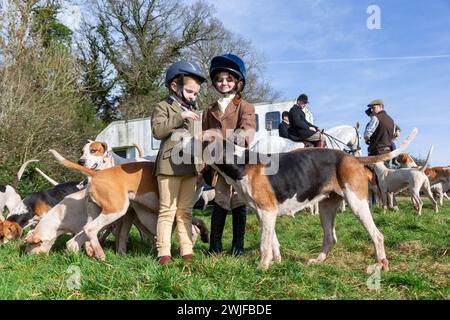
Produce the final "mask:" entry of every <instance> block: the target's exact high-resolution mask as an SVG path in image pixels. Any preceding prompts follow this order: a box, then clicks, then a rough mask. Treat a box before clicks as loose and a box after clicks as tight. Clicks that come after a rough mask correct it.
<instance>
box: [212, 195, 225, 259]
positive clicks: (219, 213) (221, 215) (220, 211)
mask: <svg viewBox="0 0 450 320" xmlns="http://www.w3.org/2000/svg"><path fill="white" fill-rule="evenodd" d="M227 213H228V210H226V209H224V208H222V207H220V206H219V205H218V204H214V208H213V212H212V215H211V234H210V239H209V252H210V253H220V252H222V234H223V227H224V226H225V219H226V218H227Z"/></svg>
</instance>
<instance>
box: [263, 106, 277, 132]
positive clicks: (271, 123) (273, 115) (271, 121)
mask: <svg viewBox="0 0 450 320" xmlns="http://www.w3.org/2000/svg"><path fill="white" fill-rule="evenodd" d="M279 124H280V111H273V112H267V113H266V130H268V131H270V130H273V129H278V125H279Z"/></svg>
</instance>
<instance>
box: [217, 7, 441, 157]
mask: <svg viewBox="0 0 450 320" xmlns="http://www.w3.org/2000/svg"><path fill="white" fill-rule="evenodd" d="M208 2H209V3H211V4H214V5H215V7H216V9H217V14H216V16H217V17H218V18H219V19H220V20H221V21H222V22H223V24H224V25H225V27H226V28H227V29H229V30H231V31H233V32H235V33H237V34H239V35H241V36H242V37H244V38H245V39H247V40H250V41H251V42H252V44H253V46H254V48H255V49H256V50H257V51H258V52H260V53H261V54H263V55H264V57H265V59H266V61H267V62H268V63H267V69H266V72H265V76H266V78H267V79H268V80H270V82H271V84H272V86H273V87H274V88H275V89H276V90H278V91H279V92H280V93H281V97H282V100H291V99H295V98H296V97H297V96H298V94H299V93H302V92H305V93H307V94H308V95H309V97H310V106H311V109H312V111H313V113H314V115H315V119H316V124H317V125H319V126H320V127H324V128H329V127H333V126H336V125H341V124H354V123H356V121H359V122H360V123H361V124H362V126H363V127H364V126H365V124H366V123H367V122H368V119H369V118H368V117H367V116H366V115H365V114H364V110H365V108H366V105H367V103H368V102H369V101H371V100H373V99H377V98H381V99H383V100H384V101H385V107H386V111H387V112H388V114H390V115H391V116H392V117H393V118H394V120H395V121H396V122H397V123H398V124H399V125H400V127H401V129H402V136H401V138H400V141H402V139H404V138H405V137H406V135H407V133H409V132H410V131H411V130H412V128H414V127H417V128H418V129H419V133H418V135H417V137H416V139H415V140H414V141H413V142H412V144H411V145H410V147H408V149H407V151H408V152H411V153H412V154H414V155H416V156H420V157H425V156H426V154H427V152H428V149H429V147H430V145H431V143H434V144H435V149H434V153H433V156H432V159H431V163H432V165H450V142H449V140H448V138H447V137H448V132H450V1H449V0H433V1H414V2H411V1H406V0H389V1H374V2H370V1H362V0H339V1H338V0H335V1H332V0H328V1H325V0H322V1H317V0H314V1H313V0H296V1H270V0H263V1H251V0H228V1H224V2H221V3H220V5H219V4H217V1H208ZM369 5H377V6H378V7H379V8H380V13H381V29H379V30H369V29H368V28H367V23H366V21H367V19H368V18H369V16H370V14H368V13H367V12H366V11H367V8H368V6H369ZM430 56H443V57H440V58H411V57H430ZM397 57H409V58H402V59H401V58H399V59H397ZM378 58H395V59H386V60H377V59H378ZM371 59H372V60H371ZM330 60H331V61H330ZM365 151H366V150H365Z"/></svg>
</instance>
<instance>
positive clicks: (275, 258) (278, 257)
mask: <svg viewBox="0 0 450 320" xmlns="http://www.w3.org/2000/svg"><path fill="white" fill-rule="evenodd" d="M273 262H274V263H281V256H274V257H273Z"/></svg>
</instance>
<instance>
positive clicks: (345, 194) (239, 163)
mask: <svg viewBox="0 0 450 320" xmlns="http://www.w3.org/2000/svg"><path fill="white" fill-rule="evenodd" d="M416 132H417V130H416V129H414V130H413V132H412V133H411V134H410V135H409V136H408V138H407V139H406V141H405V142H404V143H403V144H402V145H401V146H400V147H399V148H398V149H397V150H395V151H392V152H390V153H387V154H384V155H378V156H371V157H360V158H355V157H352V156H350V155H348V154H346V153H345V152H342V151H338V150H331V149H323V148H308V149H300V150H296V151H292V152H288V153H281V154H274V155H272V158H271V162H270V165H269V164H263V163H262V161H260V160H257V161H254V162H253V161H252V162H253V163H254V164H250V161H249V159H255V157H256V159H259V157H260V156H261V155H259V154H255V153H252V152H250V151H248V150H245V149H243V148H239V147H237V146H233V145H232V144H231V143H227V142H225V141H224V140H223V139H222V137H221V136H220V135H219V133H218V132H211V131H206V132H203V134H202V136H201V142H202V144H203V147H204V150H207V148H209V147H210V146H211V145H212V144H213V143H215V144H216V145H217V147H220V146H222V148H223V146H224V145H226V146H227V147H233V148H234V149H233V150H234V153H233V158H232V160H233V161H229V160H230V159H229V157H227V156H226V154H229V152H223V153H220V152H216V153H215V154H216V155H217V154H221V155H222V157H220V158H218V159H215V158H214V157H213V159H205V160H206V161H207V162H210V163H211V166H212V167H213V168H214V169H216V170H217V171H218V172H219V173H220V174H221V175H222V176H223V177H224V178H225V179H226V180H227V182H228V183H230V184H232V185H233V187H234V188H235V189H236V190H237V191H238V193H239V195H240V196H241V197H242V199H244V200H245V202H246V203H247V204H248V205H249V206H250V207H252V208H253V209H254V210H255V211H256V212H257V214H258V217H259V220H260V223H261V245H260V251H261V260H260V267H261V268H262V269H267V268H268V267H269V266H270V264H271V263H272V262H273V261H275V262H280V261H281V254H280V244H279V242H278V239H277V236H276V233H275V222H276V218H277V216H278V215H294V214H295V213H296V212H298V211H299V210H301V209H302V208H304V207H305V206H307V205H308V204H310V203H316V202H319V201H320V203H319V206H320V221H321V223H322V228H323V231H324V237H323V245H322V250H321V252H320V254H319V255H318V257H317V258H315V259H311V260H309V264H316V263H321V262H323V261H324V260H325V259H326V257H327V254H328V252H329V251H330V250H331V248H332V247H333V245H334V244H335V243H336V241H337V240H336V231H335V217H336V212H337V210H338V208H339V206H340V204H341V202H342V199H345V200H346V201H347V203H348V204H349V207H350V209H351V210H352V211H353V213H354V214H355V216H356V217H357V218H358V220H359V221H361V223H362V224H363V226H364V228H365V229H366V231H367V232H368V234H369V235H370V237H371V239H372V242H373V244H374V246H375V255H376V264H375V265H371V266H369V268H368V271H369V272H373V270H375V269H384V270H387V269H388V260H387V258H386V253H385V249H384V238H383V235H382V234H381V232H380V231H379V230H378V229H377V227H376V226H375V223H374V222H373V219H372V214H371V212H370V208H369V203H368V176H367V174H366V173H365V170H364V166H363V165H364V164H373V163H376V162H379V161H387V160H390V159H392V158H394V157H395V156H397V155H398V154H400V152H401V151H402V150H403V149H405V148H406V146H407V145H408V144H409V142H410V141H411V140H412V139H413V138H414V136H415V134H416ZM196 140H197V139H192V140H191V141H190V142H186V143H185V145H184V150H185V151H186V152H188V150H193V149H192V145H190V144H192V143H196ZM217 142H218V144H217ZM230 162H231V163H230ZM272 162H276V163H277V164H278V168H279V169H278V171H276V172H275V173H273V172H272V173H273V174H272V175H270V174H269V173H268V172H269V170H270V167H272Z"/></svg>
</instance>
